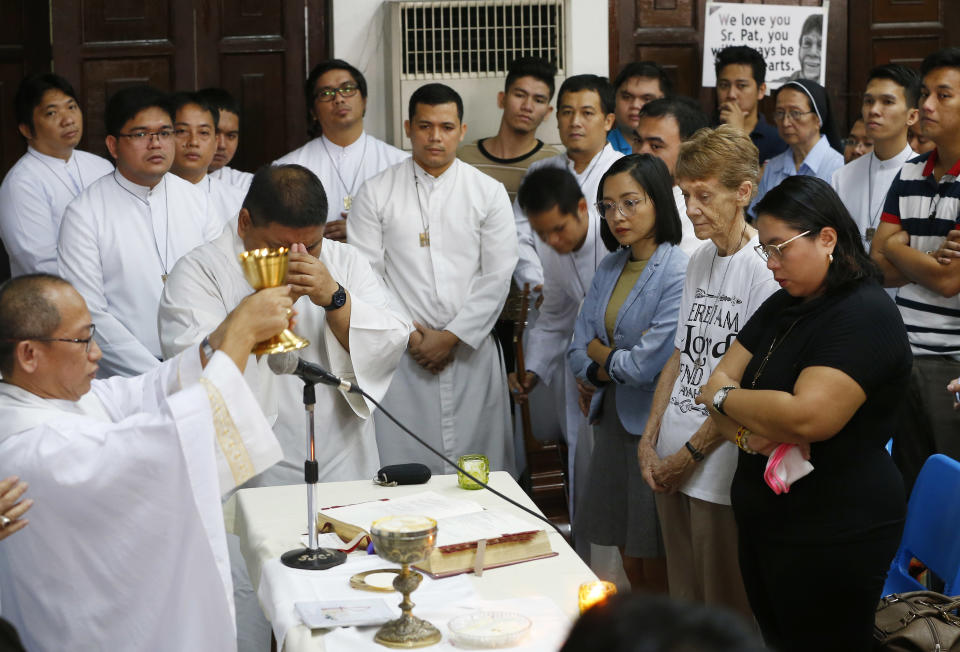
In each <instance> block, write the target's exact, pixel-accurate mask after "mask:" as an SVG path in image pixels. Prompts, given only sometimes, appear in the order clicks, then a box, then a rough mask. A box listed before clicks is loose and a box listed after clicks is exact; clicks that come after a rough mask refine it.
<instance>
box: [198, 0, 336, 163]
mask: <svg viewBox="0 0 960 652" xmlns="http://www.w3.org/2000/svg"><path fill="white" fill-rule="evenodd" d="M200 3H201V5H202V6H201V8H200V12H199V14H198V21H197V26H198V31H197V34H198V38H197V77H198V86H199V87H205V86H218V85H219V86H221V87H223V88H225V89H227V90H228V91H230V92H231V93H232V94H233V95H234V96H235V97H236V98H237V100H238V101H239V102H240V105H241V111H242V112H243V117H242V120H241V125H240V130H241V135H240V148H239V150H237V156H236V158H235V159H234V161H233V163H231V166H233V167H237V168H239V169H242V170H250V171H253V170H256V168H257V167H259V166H260V165H263V164H265V163H270V162H271V161H273V160H275V159H277V158H279V157H280V156H282V155H283V154H286V153H287V152H289V151H290V150H291V149H294V148H296V147H299V146H300V145H302V144H303V143H304V142H306V140H307V120H306V105H305V102H304V97H303V82H304V80H305V79H306V78H307V74H308V72H309V68H311V67H313V66H314V65H315V64H317V63H319V62H320V61H322V60H323V59H324V58H325V57H326V56H327V43H328V39H327V11H326V4H327V3H326V2H325V0H200ZM305 11H306V15H305V13H304V12H305Z"/></svg>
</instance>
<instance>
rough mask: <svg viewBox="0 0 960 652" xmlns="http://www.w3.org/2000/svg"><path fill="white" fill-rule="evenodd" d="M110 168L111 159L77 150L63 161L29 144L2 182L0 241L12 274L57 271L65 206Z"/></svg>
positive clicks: (111, 168)
mask: <svg viewBox="0 0 960 652" xmlns="http://www.w3.org/2000/svg"><path fill="white" fill-rule="evenodd" d="M112 171H113V164H112V163H110V161H108V160H106V159H105V158H101V157H99V156H97V155H95V154H90V153H88V152H82V151H80V150H76V149H75V150H73V155H72V156H71V157H70V159H69V160H67V161H64V160H63V159H61V158H56V157H54V156H47V155H46V154H41V153H40V152H38V151H37V150H35V149H34V148H33V147H28V148H27V153H26V154H24V155H23V156H21V157H20V160H18V161H17V162H16V163H14V165H13V167H12V168H10V171H9V172H7V176H6V177H4V179H3V184H0V239H2V240H3V245H4V247H6V250H7V254H8V255H9V257H10V274H11V276H22V275H24V274H34V273H37V272H44V273H47V274H56V273H57V234H58V233H59V232H60V220H61V219H62V218H63V212H64V210H66V208H67V204H69V203H70V202H71V201H73V199H74V198H75V197H76V196H77V195H79V194H80V193H81V192H83V189H84V188H86V187H87V186H89V185H90V184H91V183H93V182H94V181H96V180H97V179H99V178H100V177H102V176H103V175H105V174H109V173H110V172H112Z"/></svg>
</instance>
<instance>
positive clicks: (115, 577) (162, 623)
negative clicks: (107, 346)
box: [0, 274, 293, 650]
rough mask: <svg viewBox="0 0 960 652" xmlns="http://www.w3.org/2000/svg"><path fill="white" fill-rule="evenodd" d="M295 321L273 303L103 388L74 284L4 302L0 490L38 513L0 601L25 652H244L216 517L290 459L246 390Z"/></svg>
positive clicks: (26, 289)
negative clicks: (18, 484)
mask: <svg viewBox="0 0 960 652" xmlns="http://www.w3.org/2000/svg"><path fill="white" fill-rule="evenodd" d="M292 305H293V303H292V299H291V297H290V290H289V288H287V287H282V288H270V289H267V290H261V291H260V292H257V293H255V294H252V295H250V296H247V297H246V298H245V299H244V300H243V301H242V302H240V304H239V305H238V306H237V307H236V308H235V309H234V310H233V311H232V312H230V313H229V314H228V315H227V316H226V318H225V319H224V320H223V321H222V322H220V323H219V324H218V325H217V327H216V328H215V329H214V330H213V331H211V333H210V335H209V337H208V338H206V339H205V340H204V342H203V343H202V344H201V345H199V346H198V345H194V346H192V347H189V348H188V349H187V350H185V351H184V352H183V353H181V354H180V355H178V356H176V357H174V358H171V359H170V360H168V361H166V362H165V363H164V364H162V365H160V366H158V367H156V368H155V369H153V370H151V371H150V372H148V373H147V374H144V375H142V376H139V377H137V378H115V379H110V380H108V381H102V380H94V375H95V374H96V371H97V366H98V363H99V362H100V360H101V357H100V356H101V351H100V347H99V346H98V344H97V342H96V341H94V339H93V337H94V333H95V330H97V329H95V328H94V320H93V319H94V318H93V317H92V316H91V312H90V311H88V310H87V306H86V304H85V302H84V300H83V298H82V297H81V296H80V295H79V294H78V293H77V292H76V291H75V290H74V289H73V288H72V287H71V286H70V284H69V283H67V282H66V281H64V280H63V279H61V278H59V277H56V276H51V275H45V274H44V275H28V276H22V277H19V278H16V279H13V280H11V281H8V282H7V283H5V284H3V285H2V286H0V337H2V339H0V372H2V374H3V382H0V422H2V423H3V429H2V431H0V477H7V476H10V475H13V474H17V475H19V476H21V477H24V478H29V481H30V495H31V497H32V498H33V499H34V500H35V501H36V504H37V507H36V508H35V509H33V510H32V511H31V512H30V526H29V527H27V528H24V529H23V530H22V531H21V532H20V533H19V534H18V535H17V536H16V537H11V538H10V539H8V540H5V541H3V544H2V545H0V585H2V586H3V615H4V618H7V619H9V620H10V621H11V622H12V623H13V624H14V625H15V626H16V628H17V630H18V631H19V633H20V635H21V636H22V637H23V642H24V645H25V647H26V648H27V649H30V650H64V649H68V648H77V649H83V650H94V649H96V650H143V649H158V648H162V649H169V650H236V649H237V634H236V628H235V625H234V618H233V609H234V607H233V599H232V593H233V590H232V580H231V575H230V565H229V561H228V557H227V546H226V539H225V536H226V533H225V531H224V522H223V512H222V508H221V502H220V501H221V496H222V495H223V494H225V493H226V492H228V491H230V490H231V489H233V488H234V487H235V486H237V485H238V484H240V483H242V482H244V481H245V480H247V479H248V478H250V477H252V476H253V475H254V474H256V473H259V472H260V471H262V470H264V469H265V468H267V467H268V466H270V465H272V464H274V463H275V462H276V461H277V460H279V459H280V457H281V450H280V446H279V444H278V443H277V440H276V438H275V437H274V435H273V432H272V431H271V428H270V425H269V424H268V423H267V420H266V418H265V417H264V415H263V412H262V411H261V409H260V407H259V405H258V402H257V399H256V398H255V397H254V395H253V394H252V392H251V391H250V389H249V388H248V387H247V385H246V383H245V382H244V378H243V375H242V374H243V371H244V368H245V366H246V365H247V364H248V360H249V354H250V351H251V350H252V348H253V347H254V345H255V344H256V342H258V341H260V340H263V339H266V338H269V337H271V336H272V335H275V334H277V333H279V332H280V331H282V330H283V329H284V328H286V327H287V326H289V324H290V322H289V318H288V317H287V315H288V313H289V310H290V308H291V306H292ZM98 334H99V333H98Z"/></svg>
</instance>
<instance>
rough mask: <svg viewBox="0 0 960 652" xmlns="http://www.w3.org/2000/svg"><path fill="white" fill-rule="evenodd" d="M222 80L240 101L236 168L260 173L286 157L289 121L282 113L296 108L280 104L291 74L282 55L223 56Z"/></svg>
mask: <svg viewBox="0 0 960 652" xmlns="http://www.w3.org/2000/svg"><path fill="white" fill-rule="evenodd" d="M220 63H221V69H220V79H221V83H222V85H223V87H224V88H226V89H227V90H229V91H230V92H231V93H232V94H233V95H234V97H236V98H237V101H238V102H240V110H241V111H242V114H243V120H242V123H241V125H240V129H241V136H240V148H239V149H238V150H237V156H236V158H235V159H234V161H233V163H231V164H230V165H231V166H232V167H235V168H238V169H241V170H250V171H251V172H252V171H254V170H256V169H257V168H258V167H259V166H261V165H263V164H265V163H270V162H271V161H273V160H275V159H277V158H279V157H280V156H282V155H283V154H285V153H286V151H287V150H286V148H285V135H286V134H285V128H284V124H285V121H284V119H283V117H284V116H283V114H282V113H279V112H278V109H280V108H281V107H285V105H287V104H293V107H292V108H294V110H296V109H299V108H300V105H299V104H297V103H290V102H277V101H276V100H277V98H284V97H285V88H286V77H287V71H286V66H285V61H284V55H283V53H282V52H273V53H270V52H266V53H253V54H235V55H230V54H227V55H223V56H222V57H221V60H220Z"/></svg>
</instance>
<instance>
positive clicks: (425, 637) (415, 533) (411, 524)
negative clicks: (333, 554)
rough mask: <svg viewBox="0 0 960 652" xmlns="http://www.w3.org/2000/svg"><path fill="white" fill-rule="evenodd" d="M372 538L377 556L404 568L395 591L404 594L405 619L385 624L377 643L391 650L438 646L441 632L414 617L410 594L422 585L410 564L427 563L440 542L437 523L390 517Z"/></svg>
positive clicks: (376, 525) (380, 522) (374, 530)
mask: <svg viewBox="0 0 960 652" xmlns="http://www.w3.org/2000/svg"><path fill="white" fill-rule="evenodd" d="M370 536H371V538H372V539H373V547H374V548H375V549H376V551H377V554H378V555H380V556H381V557H383V558H384V559H386V560H387V561H392V562H395V563H398V564H401V566H402V568H401V570H400V574H399V575H397V577H396V578H394V580H393V588H395V589H396V590H397V591H399V592H400V593H402V594H403V601H402V602H401V603H400V610H401V611H403V615H402V616H400V617H399V618H397V619H396V620H391V621H390V622H388V623H386V624H384V625H383V626H382V627H381V628H380V630H379V631H378V632H377V636H376V638H374V640H375V641H376V642H377V643H379V644H380V645H385V646H387V647H392V648H414V647H426V646H428V645H433V644H435V643H439V642H440V639H441V638H442V637H441V635H440V630H438V629H437V628H436V627H434V626H433V625H432V624H430V623H429V622H427V621H426V620H422V619H420V618H417V617H416V616H414V615H413V614H412V613H411V611H412V610H413V606H414V605H413V602H411V601H410V594H411V593H413V592H414V590H416V588H417V587H418V586H419V585H420V582H421V580H423V576H422V575H421V574H420V573H418V572H416V571H412V570H410V564H415V563H416V562H418V561H420V560H422V559H424V558H425V557H426V556H427V555H429V554H430V552H431V551H432V550H433V547H434V545H435V544H436V541H437V522H436V521H435V520H433V519H432V518H428V517H426V516H387V517H386V518H381V519H378V520H376V521H374V522H373V525H371V526H370Z"/></svg>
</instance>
